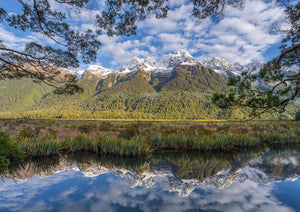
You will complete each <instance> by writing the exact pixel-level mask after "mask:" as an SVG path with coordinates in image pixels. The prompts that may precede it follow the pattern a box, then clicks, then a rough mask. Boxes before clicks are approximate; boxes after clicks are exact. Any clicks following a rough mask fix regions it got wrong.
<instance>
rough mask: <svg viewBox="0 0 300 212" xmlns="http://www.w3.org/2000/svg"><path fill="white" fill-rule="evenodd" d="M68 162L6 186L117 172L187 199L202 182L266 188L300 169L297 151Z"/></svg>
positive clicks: (30, 171)
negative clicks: (37, 179) (70, 172)
mask: <svg viewBox="0 0 300 212" xmlns="http://www.w3.org/2000/svg"><path fill="white" fill-rule="evenodd" d="M67 158H68V157H61V158H60V159H59V160H55V163H53V164H51V165H47V164H43V163H42V162H40V163H38V162H37V163H36V164H35V163H34V162H33V163H30V162H29V163H28V164H24V165H23V166H22V167H20V168H19V169H18V170H15V171H14V170H12V171H10V172H7V173H4V174H3V173H0V179H1V177H3V178H4V179H2V181H3V182H5V179H14V180H16V181H20V180H21V181H26V180H28V179H30V178H32V177H34V176H35V175H39V176H41V177H48V176H52V175H55V174H58V173H61V172H65V171H67V170H75V171H77V172H81V173H82V174H83V175H84V176H85V177H91V178H93V177H97V176H100V175H103V174H107V173H112V174H113V175H115V176H119V177H121V178H124V179H125V180H126V182H127V183H128V184H129V185H130V186H131V187H132V188H134V187H137V186H142V187H145V188H151V187H153V186H155V185H157V184H160V183H161V184H163V185H162V187H163V188H165V189H166V190H168V191H169V192H176V193H177V194H178V195H179V196H181V197H187V196H189V195H190V194H191V193H192V192H193V191H194V189H195V188H196V187H197V186H199V185H201V184H204V185H205V186H207V187H210V188H216V189H226V188H228V187H230V186H231V185H233V184H234V183H237V182H239V183H246V182H247V181H252V182H255V183H257V184H261V185H265V184H270V183H272V182H281V181H285V180H297V179H299V171H300V166H299V159H300V155H299V153H295V152H294V151H283V152H280V153H276V152H266V153H259V154H256V153H254V154H253V155H251V154H248V155H242V156H238V157H236V158H235V157H234V156H233V155H231V157H229V158H225V157H219V158H217V157H212V158H205V157H203V155H202V157H201V154H198V153H197V154H195V155H189V154H186V153H183V154H174V155H172V154H171V155H164V157H163V158H161V156H157V155H153V156H152V157H151V158H150V159H147V160H141V161H140V162H139V163H136V162H133V161H134V159H133V160H129V161H127V159H126V158H122V159H121V158H119V159H117V158H114V159H113V160H107V159H109V157H108V158H105V157H104V158H101V157H95V158H94V157H93V155H89V156H85V157H83V158H84V160H83V161H82V160H80V159H79V158H78V161H79V162H76V160H75V161H74V159H70V161H69V160H68V159H67ZM81 159H82V158H81ZM110 159H112V158H110ZM121 161H122V162H121ZM48 162H49V161H48ZM45 163H47V161H45ZM39 166H41V167H43V168H39Z"/></svg>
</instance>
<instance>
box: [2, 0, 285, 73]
mask: <svg viewBox="0 0 300 212" xmlns="http://www.w3.org/2000/svg"><path fill="white" fill-rule="evenodd" d="M103 2H104V1H94V2H92V4H93V5H94V6H95V7H98V8H104V6H105V5H104V3H103ZM274 2H275V0H273V1H272V2H268V3H267V2H265V1H263V0H249V1H246V5H245V8H244V9H243V10H238V9H236V8H231V7H229V8H226V10H225V12H224V17H223V18H222V19H221V20H219V21H218V22H216V23H214V22H213V20H211V19H209V18H208V19H205V20H201V21H199V20H198V19H195V18H193V17H192V9H193V5H192V3H191V1H190V0H179V1H177V0H170V2H169V5H170V7H171V8H172V9H171V10H170V11H169V13H168V16H167V18H165V19H155V18H149V19H146V20H144V21H140V22H139V23H138V30H137V35H136V36H131V37H113V38H108V37H106V36H105V35H103V36H99V40H100V41H101V42H102V43H103V46H102V48H101V49H100V52H99V55H98V61H99V63H102V64H103V65H104V66H106V67H108V68H112V67H111V66H118V65H124V64H125V63H128V62H129V60H130V59H131V58H132V57H134V56H137V57H147V56H152V57H157V58H162V56H163V55H165V54H169V53H172V52H176V51H177V50H178V49H186V50H188V51H190V52H191V53H192V54H193V56H195V57H201V58H204V57H214V56H219V57H223V58H224V59H226V60H228V61H229V62H231V63H233V62H237V61H239V62H241V63H243V64H246V63H249V62H253V61H265V60H266V59H267V58H269V57H268V55H266V54H265V52H266V51H267V50H268V49H269V48H270V47H272V46H274V45H276V44H278V43H279V42H280V40H281V39H282V35H281V34H274V33H271V31H272V29H273V28H274V24H276V23H278V22H280V21H282V20H283V19H284V17H283V16H284V15H283V8H280V7H278V6H277V5H276V4H275V3H274ZM59 5H60V4H57V3H56V2H55V1H53V0H51V6H52V7H53V8H54V9H58V10H61V11H66V10H67V8H66V7H59ZM90 8H93V10H87V9H81V10H80V11H79V10H75V9H74V8H72V10H70V9H68V12H67V13H68V16H69V17H70V18H71V19H72V23H74V24H75V23H77V25H75V28H76V29H77V30H81V31H85V30H87V29H93V30H95V29H96V26H95V24H94V22H93V21H94V19H93V18H91V17H94V16H95V15H96V14H99V11H100V10H95V9H94V7H90ZM0 40H5V43H6V44H7V45H8V46H9V47H11V48H16V49H20V48H21V47H23V46H24V44H25V43H27V42H31V41H38V42H43V43H45V42H48V43H51V41H50V40H49V39H48V40H47V39H46V38H45V37H43V36H41V35H37V34H36V33H35V34H32V35H31V36H27V37H23V38H21V37H18V36H16V35H15V34H13V33H12V32H9V31H7V30H5V29H4V27H2V26H1V25H0ZM52 43H53V42H52ZM109 66H110V67H109Z"/></svg>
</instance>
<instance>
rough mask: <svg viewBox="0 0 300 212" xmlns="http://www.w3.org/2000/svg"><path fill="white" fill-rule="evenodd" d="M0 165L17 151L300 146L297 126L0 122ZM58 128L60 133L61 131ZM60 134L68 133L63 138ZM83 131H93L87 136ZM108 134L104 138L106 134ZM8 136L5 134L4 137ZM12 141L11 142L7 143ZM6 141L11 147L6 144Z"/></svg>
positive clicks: (124, 152) (126, 152) (138, 152)
mask: <svg viewBox="0 0 300 212" xmlns="http://www.w3.org/2000/svg"><path fill="white" fill-rule="evenodd" d="M0 128H2V129H5V130H6V131H7V132H8V133H10V136H8V135H6V134H4V133H2V134H1V135H2V137H1V136H0V137H1V139H2V140H5V142H4V141H1V142H4V143H2V144H1V145H4V146H5V147H8V146H9V147H11V148H5V147H4V146H3V148H1V149H0V153H1V154H0V163H1V164H3V166H4V164H5V166H7V165H8V164H9V160H10V158H12V157H17V155H16V156H14V152H16V151H20V152H24V153H25V155H26V156H27V157H41V156H51V155H57V154H64V153H78V152H90V153H95V154H99V155H109V154H112V155H118V156H129V157H134V156H142V155H149V154H151V152H153V151H155V150H163V149H166V150H182V151H185V150H197V151H219V152H225V151H232V150H239V149H245V148H249V147H251V148H252V147H261V146H267V145H287V144H299V143H300V127H299V122H295V121H283V122H278V121H276V122H274V121H266V122H262V121H260V122H255V121H254V122H194V123H193V122H140V121H137V122H129V121H115V122H103V121H84V122H83V121H66V120H65V121H53V120H30V119H28V120H23V119H20V120H11V121H9V120H4V121H3V120H2V121H1V120H0ZM58 129H59V130H58ZM61 132H68V133H69V134H63V135H61V134H60V133H61ZM84 132H89V133H88V134H85V133H84ZM104 133H105V134H104ZM4 135H5V136H4ZM9 140H10V142H9ZM7 141H8V143H7Z"/></svg>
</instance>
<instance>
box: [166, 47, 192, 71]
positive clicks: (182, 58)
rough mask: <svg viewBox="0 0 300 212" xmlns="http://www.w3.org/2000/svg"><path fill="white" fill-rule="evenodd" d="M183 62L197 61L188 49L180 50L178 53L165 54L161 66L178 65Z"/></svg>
mask: <svg viewBox="0 0 300 212" xmlns="http://www.w3.org/2000/svg"><path fill="white" fill-rule="evenodd" d="M182 63H187V64H195V63H197V61H196V60H195V59H194V58H193V57H192V55H191V54H190V53H189V52H188V51H186V50H178V51H177V53H176V54H169V55H167V56H165V58H164V60H163V62H162V64H161V66H163V67H166V68H170V67H173V68H174V67H176V66H178V65H180V64H182Z"/></svg>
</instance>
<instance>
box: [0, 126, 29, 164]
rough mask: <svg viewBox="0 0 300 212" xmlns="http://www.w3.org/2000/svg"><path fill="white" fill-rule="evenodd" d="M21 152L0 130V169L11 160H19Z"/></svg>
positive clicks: (21, 155) (21, 156)
mask: <svg viewBox="0 0 300 212" xmlns="http://www.w3.org/2000/svg"><path fill="white" fill-rule="evenodd" d="M22 158H23V152H22V151H21V150H20V149H18V147H17V146H16V145H14V144H12V143H11V142H10V138H9V136H8V135H7V134H5V133H4V132H1V131H0V169H1V168H4V167H7V166H8V165H9V164H10V162H11V160H20V159H22Z"/></svg>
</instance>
